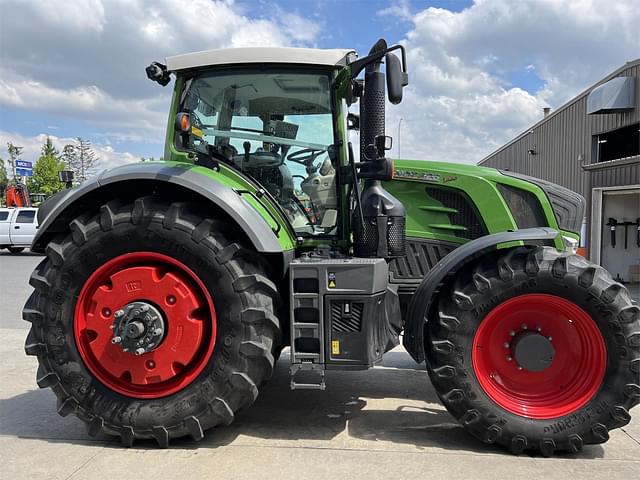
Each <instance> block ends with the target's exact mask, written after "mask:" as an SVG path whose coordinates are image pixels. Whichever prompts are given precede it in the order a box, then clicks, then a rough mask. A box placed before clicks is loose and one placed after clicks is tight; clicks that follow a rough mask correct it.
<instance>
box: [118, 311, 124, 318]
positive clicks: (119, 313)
mask: <svg viewBox="0 0 640 480" xmlns="http://www.w3.org/2000/svg"><path fill="white" fill-rule="evenodd" d="M123 315H124V310H118V311H117V312H116V318H119V317H121V316H123Z"/></svg>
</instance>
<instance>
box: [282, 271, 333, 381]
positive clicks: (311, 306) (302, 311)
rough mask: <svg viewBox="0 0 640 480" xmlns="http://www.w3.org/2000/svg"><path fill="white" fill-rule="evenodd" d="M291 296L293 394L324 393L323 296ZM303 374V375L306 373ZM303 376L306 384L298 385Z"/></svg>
mask: <svg viewBox="0 0 640 480" xmlns="http://www.w3.org/2000/svg"><path fill="white" fill-rule="evenodd" d="M293 283H294V282H292V292H293V294H292V296H291V318H292V322H291V350H290V351H291V367H290V374H291V390H302V389H306V390H324V389H325V388H326V385H325V383H324V363H325V362H324V321H323V318H324V315H323V311H322V310H323V308H322V307H323V306H322V296H321V295H320V293H310V292H308V291H305V292H302V293H300V292H296V291H295V288H298V289H300V285H297V284H296V285H294V284H293ZM303 372H304V373H303ZM299 374H301V375H302V376H304V377H305V381H304V382H301V381H297V380H296V379H297V377H299V376H300V375H299Z"/></svg>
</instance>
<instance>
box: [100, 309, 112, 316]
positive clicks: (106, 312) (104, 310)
mask: <svg viewBox="0 0 640 480" xmlns="http://www.w3.org/2000/svg"><path fill="white" fill-rule="evenodd" d="M102 316H103V317H110V316H111V310H110V309H108V308H107V307H105V308H103V309H102Z"/></svg>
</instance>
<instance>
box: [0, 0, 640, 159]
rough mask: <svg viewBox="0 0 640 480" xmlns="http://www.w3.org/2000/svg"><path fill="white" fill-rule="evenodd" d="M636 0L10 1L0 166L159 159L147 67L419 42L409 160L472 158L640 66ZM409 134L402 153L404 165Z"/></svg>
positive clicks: (160, 137) (408, 115)
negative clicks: (68, 150)
mask: <svg viewBox="0 0 640 480" xmlns="http://www.w3.org/2000/svg"><path fill="white" fill-rule="evenodd" d="M638 7H639V1H638V0H616V1H611V0H468V1H467V0H433V1H431V0H427V1H417V0H317V1H312V0H276V1H266V0H235V1H233V0H225V1H213V0H191V1H184V0H127V1H125V0H66V1H64V2H53V1H51V2H43V1H35V0H33V1H31V0H0V157H3V158H6V157H7V155H6V151H5V149H4V145H5V144H6V142H9V141H10V142H13V143H14V144H17V145H20V146H23V147H24V151H23V154H22V159H24V160H32V161H35V160H36V159H37V157H38V153H39V151H40V148H41V145H42V141H43V138H44V137H45V136H46V135H49V136H51V138H52V139H53V141H54V143H55V144H56V145H57V146H58V148H62V146H63V145H64V144H66V143H69V142H70V141H71V139H72V138H74V137H78V136H81V137H83V138H86V139H89V140H90V141H91V142H92V144H93V146H94V149H95V150H96V152H97V154H98V156H99V157H100V159H101V165H100V166H101V167H103V168H108V167H111V166H115V165H118V164H121V163H126V162H132V161H137V160H138V159H139V158H140V157H151V156H153V157H156V158H158V157H160V156H161V155H162V151H163V143H164V130H165V126H166V121H167V120H166V119H167V112H168V108H169V101H170V98H171V86H168V87H165V88H162V87H160V86H159V85H157V84H155V83H152V82H150V81H148V80H147V79H146V76H145V73H144V68H145V66H147V65H148V64H149V63H150V62H151V61H154V60H160V61H163V60H164V58H165V57H166V56H170V55H174V54H178V53H185V52H190V51H198V50H205V49H209V48H229V47H240V46H284V45H286V46H297V47H313V48H350V49H355V50H357V51H358V52H359V53H360V54H361V55H365V54H366V53H367V52H368V51H369V49H370V47H371V45H373V43H374V42H375V41H376V40H377V39H378V38H380V37H383V38H385V39H386V40H387V42H388V43H389V44H393V43H402V44H403V45H405V47H406V48H407V54H408V67H409V82H410V84H409V86H408V87H407V88H406V89H405V94H404V101H403V102H402V103H401V104H400V105H398V106H391V105H389V106H388V108H387V134H388V135H391V136H393V137H397V136H398V129H399V128H400V139H401V143H400V148H401V156H402V158H416V159H425V160H439V161H452V162H464V163H475V162H478V161H479V160H481V159H482V158H483V157H485V156H486V155H487V154H489V153H491V152H492V151H494V150H495V149H497V148H498V147H500V146H501V145H503V144H504V143H506V142H508V141H509V140H510V139H512V138H513V137H515V136H516V135H518V134H519V133H521V132H522V131H524V130H526V129H527V128H528V127H529V126H531V125H533V124H534V123H535V122H537V121H538V120H540V119H541V118H542V109H543V107H547V106H549V107H551V108H552V109H555V108H558V107H559V106H561V105H562V104H564V103H565V102H567V101H568V100H570V99H571V98H573V97H574V96H575V95H577V94H579V93H580V92H581V91H583V90H584V89H586V88H587V87H589V86H590V85H592V84H593V83H595V82H597V81H598V80H600V79H601V78H602V77H604V76H605V75H607V74H609V73H611V72H612V71H614V70H615V69H617V68H618V67H621V66H622V65H624V63H625V62H627V61H630V60H633V59H636V58H638V57H640V29H638V25H640V8H638ZM398 143H399V142H397V140H396V142H395V147H394V151H392V156H393V155H394V154H395V155H397V148H398Z"/></svg>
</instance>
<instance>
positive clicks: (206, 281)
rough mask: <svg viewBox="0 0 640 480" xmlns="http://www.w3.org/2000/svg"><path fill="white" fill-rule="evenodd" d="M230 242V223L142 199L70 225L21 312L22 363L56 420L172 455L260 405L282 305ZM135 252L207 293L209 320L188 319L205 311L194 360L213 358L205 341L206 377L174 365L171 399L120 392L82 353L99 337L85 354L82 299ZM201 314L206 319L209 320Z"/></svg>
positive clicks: (123, 387)
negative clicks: (27, 360) (146, 442)
mask: <svg viewBox="0 0 640 480" xmlns="http://www.w3.org/2000/svg"><path fill="white" fill-rule="evenodd" d="M222 231H224V232H225V233H226V234H227V235H229V236H234V232H233V229H232V228H231V227H230V226H229V225H228V223H224V224H223V223H218V222H217V221H216V220H215V219H211V218H206V217H205V216H201V215H200V214H199V213H198V209H197V208H196V207H195V206H194V205H192V204H184V203H166V202H162V201H158V200H155V199H154V198H152V197H144V198H139V199H137V200H136V201H135V202H134V203H131V204H120V203H119V202H117V201H113V202H110V203H107V204H106V205H103V206H102V207H101V208H100V212H99V213H98V214H96V215H94V216H89V215H87V216H81V217H78V218H76V219H75V220H73V221H72V222H71V223H70V232H69V233H67V234H64V235H60V236H58V237H57V238H55V239H54V240H53V241H52V242H51V243H50V244H49V245H48V246H47V248H46V258H45V259H44V260H43V261H42V262H41V263H40V265H38V267H37V268H36V270H35V271H34V272H33V274H32V276H31V279H30V284H31V285H32V286H33V287H34V289H35V291H34V292H33V294H32V295H31V297H30V298H29V299H28V301H27V304H26V305H25V308H24V312H23V317H24V319H25V320H27V321H29V322H31V323H32V326H31V330H30V332H29V335H28V337H27V340H26V343H25V351H26V353H27V354H28V355H37V357H38V362H39V367H38V373H37V383H38V385H39V386H40V387H41V388H45V387H51V389H52V390H53V392H54V393H55V394H56V396H57V397H58V406H57V410H58V413H59V414H60V415H62V416H66V415H68V414H70V413H73V414H75V415H76V416H78V417H79V418H80V419H81V420H83V421H84V422H85V423H86V424H87V427H88V432H89V434H90V435H91V436H94V435H96V434H98V433H99V432H104V433H106V434H109V435H116V436H120V438H121V440H122V443H123V445H125V446H131V445H132V444H133V442H134V440H136V439H150V438H152V439H155V440H156V441H157V443H158V444H159V445H160V446H161V447H167V446H168V444H169V441H170V440H171V439H173V438H179V437H183V436H186V435H190V436H191V437H193V438H194V439H195V440H200V439H201V438H203V436H204V431H205V430H207V429H209V428H211V427H214V426H216V425H221V424H224V425H228V424H230V423H231V422H232V421H233V419H234V416H235V414H236V413H237V412H238V411H239V410H241V409H243V408H246V407H248V406H249V405H251V404H252V403H253V402H254V400H255V399H256V397H257V395H258V386H259V385H261V384H262V383H263V382H265V381H266V380H268V379H269V378H270V376H271V374H272V370H273V364H274V359H273V356H272V353H271V352H272V348H273V347H274V342H275V341H277V339H278V338H279V329H280V326H279V321H278V319H277V317H276V316H275V313H274V312H276V311H277V306H278V302H279V297H278V293H277V290H276V287H275V285H274V283H273V282H272V281H271V280H269V278H268V274H267V268H266V266H265V265H264V264H263V263H262V261H261V259H260V257H259V256H258V255H256V253H255V252H253V251H251V250H249V249H248V248H247V247H245V246H244V245H243V244H242V242H241V241H236V242H232V241H230V240H229V239H228V238H227V237H226V236H225V234H223V233H221V232H222ZM132 252H134V253H132ZM135 252H151V255H157V256H158V258H162V256H164V257H165V258H169V257H170V258H171V259H175V261H176V262H179V264H181V265H183V266H186V269H187V270H188V271H189V272H192V273H193V274H194V275H195V278H194V281H193V282H192V284H193V285H195V283H199V284H201V285H202V286H203V290H202V291H201V292H200V293H201V294H202V295H203V296H204V297H206V296H208V295H210V298H212V299H213V304H214V305H215V310H214V311H213V314H211V311H208V310H206V308H205V309H204V310H202V309H200V310H194V311H192V312H191V313H192V314H193V315H196V313H194V312H196V311H199V312H200V313H199V314H198V315H200V316H201V317H202V320H203V322H209V321H211V322H213V324H212V325H213V326H212V328H213V330H209V336H208V337H207V336H206V335H205V336H203V338H204V339H205V340H203V344H202V345H203V347H202V349H200V347H198V348H199V350H198V352H202V351H204V350H206V349H207V348H209V347H207V344H206V339H207V338H209V339H210V344H213V347H212V350H210V354H209V356H207V355H204V354H203V355H200V353H198V355H199V356H197V357H194V358H198V359H201V361H202V365H200V367H199V368H200V370H195V368H196V367H197V366H198V365H195V366H194V367H193V369H194V370H189V369H190V368H192V367H191V364H190V363H189V364H187V365H180V364H179V362H178V364H177V365H178V366H177V367H175V368H174V365H175V364H174V363H171V364H170V368H171V370H170V371H171V372H174V373H171V375H175V378H173V377H172V378H171V379H170V380H171V382H168V383H166V385H167V389H166V391H163V387H162V386H163V385H165V383H160V384H151V382H158V380H149V383H150V388H151V389H152V390H151V391H152V393H151V394H150V395H147V396H145V394H144V391H143V388H142V387H140V385H138V384H137V383H136V382H134V380H133V379H132V378H131V372H125V374H123V375H122V376H121V377H114V379H115V380H114V381H113V382H110V381H109V378H110V377H109V375H110V372H109V371H106V373H105V372H102V373H101V375H96V374H94V372H96V371H98V372H99V371H100V369H101V368H102V367H101V365H100V363H97V364H96V361H95V360H93V363H92V360H91V359H92V358H94V359H95V358H103V357H100V356H99V355H94V356H93V357H92V356H91V355H90V354H88V353H87V352H86V350H87V348H89V350H90V349H91V348H93V347H92V345H93V341H94V340H95V338H92V337H95V335H96V334H95V333H93V334H91V335H90V336H89V337H88V340H87V342H84V340H83V339H84V338H85V337H83V336H82V335H83V333H82V332H80V333H78V331H77V330H76V327H77V322H78V318H80V317H78V315H79V313H80V314H83V311H82V308H83V305H84V304H83V303H81V302H80V301H78V296H79V295H80V296H81V297H82V295H81V291H82V289H83V287H84V285H85V283H87V280H88V279H90V278H92V277H91V276H92V275H93V274H94V273H95V272H96V271H99V269H100V268H101V266H104V265H106V264H108V262H109V261H110V260H113V259H118V258H125V259H126V258H128V257H127V254H129V255H134V256H135V255H137V253H135ZM140 258H143V257H140ZM145 268H147V267H145ZM178 274H179V272H178ZM160 275H163V273H162V271H160ZM166 275H167V274H166V273H164V276H162V277H161V278H165V276H166ZM110 278H111V280H113V279H114V278H115V277H110ZM107 283H108V282H107ZM187 283H189V282H187ZM114 284H115V280H114V281H113V282H112V285H114ZM100 288H103V287H100ZM194 288H195V287H194ZM128 289H129V287H128V286H127V290H128ZM134 289H135V288H134ZM98 290H99V289H98ZM107 290H108V289H107ZM112 290H115V288H112ZM196 290H197V289H196ZM207 294H208V295H207ZM141 295H142V297H141V298H143V299H144V298H145V297H144V294H143V293H141ZM167 298H168V297H167ZM173 301H175V299H174V300H173ZM178 301H181V299H178ZM157 304H158V302H156V305H157ZM117 308H122V307H121V306H118V307H117ZM113 310H114V311H115V310H116V308H114V309H113ZM102 311H106V312H107V313H108V314H109V315H107V316H106V317H105V319H106V320H105V321H106V322H111V317H112V316H113V315H112V313H113V312H112V311H111V309H103V310H102ZM203 311H205V312H209V313H208V314H207V315H204V314H203V313H202V312H203ZM87 315H89V313H87ZM95 315H96V316H97V314H95ZM105 315H106V313H105ZM189 315H191V314H189ZM165 316H166V317H167V318H168V321H167V325H168V326H167V329H168V330H167V331H169V329H170V328H171V317H170V316H169V314H168V313H166V312H165ZM87 318H88V317H87ZM189 318H193V317H191V316H189ZM97 330H99V329H97ZM182 331H183V332H184V331H186V330H182ZM107 332H108V330H107ZM87 333H90V332H87ZM99 335H102V334H101V333H99V334H98V337H97V338H98V339H100V338H101V337H100V336H99ZM167 335H169V333H167ZM181 335H182V334H181ZM203 335H204V334H203ZM166 338H168V337H165V339H166ZM180 338H183V337H180ZM214 340H215V343H214ZM85 343H86V344H85ZM103 343H105V346H103V347H101V348H103V349H104V353H105V355H106V354H109V353H110V352H111V353H113V350H110V351H107V349H111V348H112V346H111V345H109V344H110V342H103ZM178 344H179V345H184V343H176V345H178ZM87 345H88V347H87ZM96 345H97V344H96ZM160 347H161V345H160V346H158V347H157V348H158V349H159V348H160ZM96 348H97V347H96ZM203 349H204V350H203ZM116 353H118V355H125V354H124V353H122V352H121V351H118V352H116ZM151 353H153V352H151ZM126 355H129V358H130V361H131V362H132V363H133V362H137V361H139V360H138V359H144V358H145V357H146V358H149V357H148V356H147V354H143V355H141V356H139V357H136V356H134V355H133V354H130V353H126ZM149 355H150V354H149ZM194 355H195V354H194ZM141 361H143V362H144V361H145V360H141ZM103 363H104V364H105V365H106V363H105V362H103ZM144 365H147V364H144ZM154 367H155V364H154ZM154 367H150V368H154ZM105 368H106V367H105ZM141 368H142V367H141ZM96 369H98V370H96ZM183 371H184V372H193V371H195V372H196V374H194V376H193V378H186V377H181V375H183V373H182V372H183ZM197 372H199V373H197ZM126 373H128V376H127V375H126ZM184 375H186V373H185V374H184ZM105 378H106V379H107V380H105ZM147 378H150V377H147ZM185 378H186V380H185ZM180 381H182V383H180ZM127 382H129V385H127ZM138 383H139V382H138ZM176 384H179V386H180V389H179V390H178V391H175V385H176ZM158 385H160V386H158ZM170 385H171V386H172V389H170V388H169V386H170ZM127 386H129V387H130V388H129V389H127ZM123 391H124V392H125V393H122V392H123ZM127 392H129V393H127ZM140 392H142V393H140ZM165 393H166V394H165Z"/></svg>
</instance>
